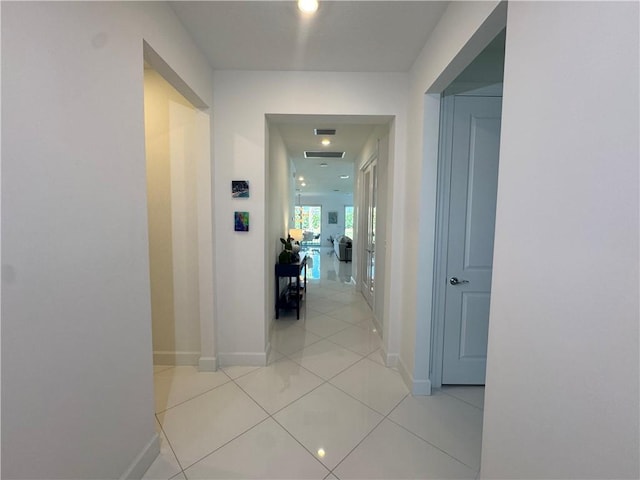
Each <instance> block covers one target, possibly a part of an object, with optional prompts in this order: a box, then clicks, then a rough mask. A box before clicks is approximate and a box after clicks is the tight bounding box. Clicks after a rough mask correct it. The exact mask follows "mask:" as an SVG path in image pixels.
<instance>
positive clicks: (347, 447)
mask: <svg viewBox="0 0 640 480" xmlns="http://www.w3.org/2000/svg"><path fill="white" fill-rule="evenodd" d="M274 418H275V419H276V421H277V422H278V423H280V424H281V425H282V426H283V427H284V428H286V429H287V431H288V432H290V433H291V434H292V435H293V436H294V437H295V438H297V439H298V440H299V441H300V442H301V443H302V444H303V445H304V446H305V447H306V448H307V450H309V451H310V452H313V453H314V454H315V456H316V458H318V460H320V461H321V462H322V463H323V464H324V465H326V466H327V467H328V468H330V469H333V468H334V467H335V466H336V465H337V464H338V462H340V461H341V460H342V459H343V458H344V457H345V456H346V455H347V454H348V453H349V452H350V451H351V449H353V447H355V446H356V445H357V444H358V443H359V442H360V441H361V440H362V439H363V438H364V437H365V435H367V434H368V433H369V432H370V431H371V430H372V429H373V428H374V427H375V426H376V425H377V424H378V423H379V422H380V420H382V418H383V417H382V415H380V414H379V413H377V412H374V411H373V410H371V409H370V408H369V407H367V406H365V405H363V404H362V403H360V402H358V401H357V400H354V399H353V398H351V397H349V396H348V395H347V394H345V393H343V392H341V391H340V390H338V389H337V388H335V387H333V386H331V385H328V384H324V385H322V386H321V387H318V388H317V389H315V390H314V391H312V392H311V393H309V394H307V395H305V396H304V397H302V398H301V399H300V400H298V401H297V402H294V403H292V404H291V405H289V406H288V407H286V408H284V409H283V410H281V411H280V412H278V413H277V414H276V415H275V416H274Z"/></svg>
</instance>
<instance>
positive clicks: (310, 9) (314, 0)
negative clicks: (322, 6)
mask: <svg viewBox="0 0 640 480" xmlns="http://www.w3.org/2000/svg"><path fill="white" fill-rule="evenodd" d="M298 8H299V9H300V11H301V12H304V13H314V12H315V11H316V10H318V0H298Z"/></svg>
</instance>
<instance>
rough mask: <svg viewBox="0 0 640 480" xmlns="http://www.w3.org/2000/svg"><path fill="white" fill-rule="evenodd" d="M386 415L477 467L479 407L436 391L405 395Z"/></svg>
mask: <svg viewBox="0 0 640 480" xmlns="http://www.w3.org/2000/svg"><path fill="white" fill-rule="evenodd" d="M389 419H390V420H392V421H394V422H396V423H398V424H399V425H402V426H403V427H405V428H406V429H408V430H410V431H412V432H413V433H415V434H416V435H418V436H419V437H421V438H423V439H424V440H426V441H428V442H429V443H431V444H433V445H435V446H436V447H438V448H440V449H442V450H444V451H445V452H447V453H448V454H449V455H451V456H452V457H454V458H457V459H458V460H460V461H461V462H462V463H464V464H466V465H468V466H469V467H471V468H473V469H474V470H477V469H479V468H480V450H481V444H482V410H480V409H479V408H476V407H473V406H471V405H469V404H468V403H465V402H463V401H461V400H458V399H457V398H454V397H451V396H450V395H445V394H444V393H442V392H436V393H435V394H434V395H431V396H428V397H427V396H424V397H412V396H409V397H407V398H405V399H404V400H403V401H402V402H401V403H400V405H398V407H396V409H395V410H394V411H393V412H391V414H390V415H389Z"/></svg>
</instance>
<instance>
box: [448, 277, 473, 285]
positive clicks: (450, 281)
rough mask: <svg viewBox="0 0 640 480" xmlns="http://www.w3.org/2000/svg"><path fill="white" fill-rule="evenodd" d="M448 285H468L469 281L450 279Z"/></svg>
mask: <svg viewBox="0 0 640 480" xmlns="http://www.w3.org/2000/svg"><path fill="white" fill-rule="evenodd" d="M449 283H450V284H451V285H460V284H461V283H469V280H458V277H451V278H450V279H449Z"/></svg>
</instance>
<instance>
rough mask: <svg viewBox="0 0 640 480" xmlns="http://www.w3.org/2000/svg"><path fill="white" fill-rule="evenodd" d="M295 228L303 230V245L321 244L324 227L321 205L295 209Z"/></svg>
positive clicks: (302, 206) (300, 206)
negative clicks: (322, 227) (322, 228)
mask: <svg viewBox="0 0 640 480" xmlns="http://www.w3.org/2000/svg"><path fill="white" fill-rule="evenodd" d="M295 226H296V227H295V228H300V229H302V232H303V234H304V239H303V243H305V244H307V245H308V244H319V243H320V238H321V237H320V235H321V233H322V232H321V226H322V207H321V206H319V205H299V206H296V209H295Z"/></svg>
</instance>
